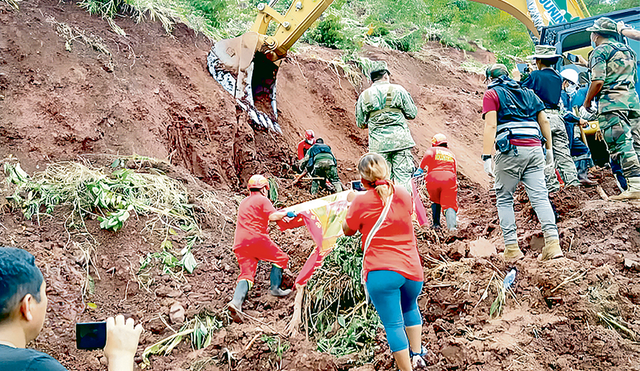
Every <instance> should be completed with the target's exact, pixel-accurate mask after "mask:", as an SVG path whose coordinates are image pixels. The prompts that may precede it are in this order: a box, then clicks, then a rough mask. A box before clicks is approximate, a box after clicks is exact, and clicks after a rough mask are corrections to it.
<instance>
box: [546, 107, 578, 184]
mask: <svg viewBox="0 0 640 371" xmlns="http://www.w3.org/2000/svg"><path fill="white" fill-rule="evenodd" d="M545 113H546V114H547V118H548V119H549V126H550V128H551V141H552V144H553V161H554V166H553V167H552V166H546V167H545V169H544V177H545V180H546V182H547V189H548V190H549V192H555V191H557V190H558V189H560V182H558V177H557V176H556V169H558V171H559V172H560V177H561V178H562V180H563V181H564V184H566V185H568V186H569V185H573V186H579V185H580V181H579V180H578V170H577V169H576V164H575V163H574V162H573V158H572V157H571V150H570V149H569V137H568V136H567V129H566V127H565V125H564V120H563V119H562V116H560V115H559V114H558V113H557V111H551V110H545Z"/></svg>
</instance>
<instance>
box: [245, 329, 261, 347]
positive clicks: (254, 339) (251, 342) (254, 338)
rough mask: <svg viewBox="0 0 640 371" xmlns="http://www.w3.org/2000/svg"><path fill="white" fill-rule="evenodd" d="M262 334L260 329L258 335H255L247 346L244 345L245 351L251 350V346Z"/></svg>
mask: <svg viewBox="0 0 640 371" xmlns="http://www.w3.org/2000/svg"><path fill="white" fill-rule="evenodd" d="M260 335H262V330H260V331H259V332H258V333H257V334H256V336H254V337H253V339H251V341H250V342H249V344H247V346H246V347H244V351H245V352H246V351H247V350H249V349H250V348H251V346H252V345H253V343H254V342H255V341H256V339H257V338H258V337H259V336H260Z"/></svg>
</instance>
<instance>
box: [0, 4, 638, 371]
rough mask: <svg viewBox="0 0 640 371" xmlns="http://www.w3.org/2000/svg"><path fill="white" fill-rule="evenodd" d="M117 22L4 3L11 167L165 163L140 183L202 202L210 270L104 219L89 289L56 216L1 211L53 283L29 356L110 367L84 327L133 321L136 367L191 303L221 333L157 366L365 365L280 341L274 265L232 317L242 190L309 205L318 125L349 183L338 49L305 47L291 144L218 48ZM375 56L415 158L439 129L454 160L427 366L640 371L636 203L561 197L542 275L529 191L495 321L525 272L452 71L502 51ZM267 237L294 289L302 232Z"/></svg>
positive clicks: (384, 357)
mask: <svg viewBox="0 0 640 371" xmlns="http://www.w3.org/2000/svg"><path fill="white" fill-rule="evenodd" d="M118 24H119V25H120V26H121V27H122V28H123V29H124V30H125V32H126V33H127V36H119V35H116V34H114V33H112V32H111V31H110V30H109V28H108V25H107V24H106V22H104V21H103V20H101V19H99V18H97V17H91V16H89V15H88V14H87V13H86V12H84V11H83V10H82V9H80V8H79V7H77V6H76V5H75V4H73V3H58V2H55V1H50V0H33V1H24V2H21V10H20V11H19V12H12V11H9V10H8V7H7V6H6V5H5V4H4V3H0V25H1V27H0V52H1V54H0V111H1V112H2V115H0V155H3V157H6V156H8V155H13V156H15V157H17V158H18V159H19V160H20V161H21V163H22V164H23V165H24V167H25V168H26V170H27V171H29V172H33V171H36V170H38V169H40V170H41V169H42V168H43V167H44V166H45V165H46V164H47V163H49V162H52V161H60V160H68V159H71V160H79V161H82V162H84V163H88V164H92V165H95V166H108V165H109V164H110V162H111V161H113V158H114V155H129V154H132V153H137V154H139V155H143V156H149V157H155V158H166V159H169V160H170V164H166V166H163V167H162V168H156V169H155V170H154V169H151V168H145V169H143V171H161V172H162V173H166V174H168V175H170V176H171V177H173V178H176V179H178V180H180V181H181V182H182V183H183V184H184V185H185V186H186V187H187V189H188V190H189V193H190V195H191V197H192V198H193V199H194V208H195V210H196V211H197V214H198V217H199V221H200V223H201V226H202V228H203V233H204V242H203V243H202V244H200V245H199V247H198V248H197V249H195V250H194V255H195V257H196V259H197V260H198V262H199V263H200V264H199V266H198V268H197V269H196V271H195V272H194V273H193V274H192V275H188V274H184V275H182V274H179V275H177V276H172V275H170V274H163V271H162V269H161V268H160V267H154V268H152V269H149V270H148V271H145V273H144V274H142V275H141V274H140V272H139V271H140V266H141V262H140V259H141V257H144V256H147V254H148V253H151V252H156V251H158V249H159V247H158V246H159V245H160V243H161V242H162V241H163V239H164V238H165V236H158V235H156V234H153V233H149V232H148V231H146V230H145V226H146V220H145V219H144V218H139V219H134V218H132V219H131V220H129V221H128V222H127V224H126V226H125V228H124V229H123V230H121V231H119V232H117V233H113V232H105V231H101V230H100V228H99V225H98V224H99V223H98V221H97V220H95V219H92V220H89V221H88V231H89V232H90V233H92V234H93V235H94V236H96V239H97V246H98V248H97V249H96V252H95V254H94V257H93V264H92V267H91V268H90V271H91V272H92V277H93V279H94V288H93V289H92V290H91V292H87V291H86V290H84V295H83V287H85V282H86V267H87V261H86V260H85V258H84V257H83V254H82V252H81V251H80V250H79V249H77V248H75V247H74V246H72V245H69V244H68V241H67V238H68V234H67V229H66V228H65V225H64V223H63V221H62V220H61V219H60V218H59V217H56V215H57V214H54V217H52V218H50V219H46V221H43V222H42V223H41V224H37V223H34V222H32V221H29V220H25V219H24V218H23V217H22V216H21V213H20V212H19V211H18V210H11V209H10V208H8V207H6V204H5V203H4V201H2V202H3V205H4V206H5V207H4V208H3V214H2V215H0V223H1V225H2V227H3V228H0V242H1V243H3V244H7V245H15V246H20V247H23V248H25V249H27V250H28V251H30V252H32V253H34V254H35V255H36V257H37V259H38V262H39V263H40V264H41V267H42V268H43V272H44V275H45V278H46V280H47V283H48V285H49V286H48V295H49V298H50V313H49V316H48V319H47V322H46V324H45V329H44V331H43V333H42V334H41V335H40V337H39V338H38V340H37V341H36V342H35V343H34V344H32V346H34V347H36V348H38V349H42V350H44V351H47V352H48V353H50V354H52V355H53V356H55V357H56V358H57V359H59V360H60V361H61V362H62V363H63V364H64V365H65V366H66V367H68V368H69V369H70V370H89V369H99V368H100V367H101V363H102V362H104V359H102V356H101V353H100V352H84V351H78V350H76V349H75V346H74V344H73V342H74V336H73V333H74V331H73V325H74V323H75V322H77V321H91V320H98V319H103V318H105V317H106V316H108V315H112V314H113V313H125V314H127V315H128V316H131V317H133V318H135V319H136V320H138V321H140V322H141V323H143V325H144V327H145V329H146V330H147V331H145V333H144V335H143V337H142V339H141V342H140V348H139V352H138V354H141V353H142V350H143V349H144V348H146V347H147V346H149V345H151V344H153V343H155V342H157V341H158V340H160V339H163V338H165V337H167V336H169V335H171V334H173V333H174V332H175V331H177V330H178V329H179V328H180V325H179V324H174V323H171V322H170V321H169V310H170V307H171V306H172V305H173V304H175V303H176V302H178V303H180V304H181V305H182V306H183V307H184V308H185V310H186V316H187V318H193V316H195V315H196V314H199V313H205V312H206V313H213V314H215V315H217V316H218V318H219V319H221V320H222V322H223V324H224V326H223V328H221V329H219V330H217V331H216V332H215V334H214V335H215V336H213V337H212V340H211V345H210V346H209V347H207V348H206V349H203V350H195V351H194V350H192V348H191V347H190V345H189V344H188V342H186V341H184V342H182V343H181V344H179V345H178V346H177V347H176V349H174V350H173V351H172V352H170V353H169V354H168V355H166V356H153V357H152V369H153V370H186V369H189V370H221V369H235V370H256V369H288V370H307V369H309V370H314V369H315V370H333V369H350V368H351V367H352V361H353V360H352V359H349V357H345V358H342V359H336V358H335V357H332V356H330V355H328V354H324V353H319V352H317V351H316V349H315V345H314V344H313V342H312V340H310V339H306V337H305V336H304V335H299V336H298V337H295V338H286V337H284V336H281V335H280V333H281V332H282V331H283V329H284V326H285V324H286V323H287V321H288V320H289V318H290V316H291V314H292V300H293V298H285V299H281V300H275V299H274V298H272V297H271V296H269V295H268V293H267V290H268V288H267V285H266V282H267V281H268V274H269V272H268V266H267V265H262V264H261V265H260V266H259V268H258V274H257V277H256V285H255V287H254V288H253V289H252V290H251V292H250V294H249V298H248V299H247V301H246V304H245V305H244V307H243V309H245V310H246V312H247V314H248V315H249V316H250V319H249V321H247V322H245V323H244V324H233V323H230V322H229V318H228V317H227V316H226V314H225V312H224V310H223V308H224V305H225V304H226V303H227V301H228V300H229V298H230V297H231V295H232V293H233V290H234V288H235V278H236V276H237V272H238V268H237V263H236V261H235V257H234V255H233V253H232V251H231V243H232V239H233V229H234V221H233V213H234V210H235V207H236V204H237V200H239V199H240V196H238V194H237V192H236V193H232V192H231V191H240V190H241V189H242V188H241V187H242V185H243V182H244V181H245V180H246V179H247V178H248V176H249V175H250V174H252V173H255V172H261V173H267V174H271V175H273V176H275V177H276V178H277V179H276V180H277V183H278V185H279V187H278V188H279V191H280V194H279V203H278V205H291V204H295V203H299V202H303V201H306V200H308V199H310V198H311V197H310V195H309V194H308V191H307V189H308V187H307V184H303V185H301V186H298V187H295V186H291V178H292V172H291V169H290V166H291V164H292V163H293V158H294V153H295V152H294V150H295V145H296V144H297V142H298V140H299V138H301V137H302V133H303V132H304V130H306V129H313V130H315V131H316V133H317V134H318V135H319V136H321V137H323V138H324V139H325V141H326V142H327V143H328V144H329V145H331V146H332V148H333V149H334V152H335V154H336V156H337V158H338V160H339V167H340V175H341V178H342V180H343V182H346V181H348V180H350V179H352V178H355V177H356V174H355V170H354V169H355V161H357V159H358V158H359V157H360V156H361V155H362V154H363V153H364V152H365V151H366V146H367V133H366V131H364V130H360V129H358V128H357V127H356V126H355V123H354V121H355V120H354V109H355V107H354V104H355V101H356V99H357V97H358V94H359V93H360V92H361V91H362V90H363V89H364V88H366V86H367V85H366V84H365V85H358V86H354V85H352V83H351V82H350V81H349V79H347V78H346V77H345V76H344V73H343V72H344V71H342V70H341V68H340V67H339V63H336V60H337V58H338V57H339V52H338V51H335V50H330V49H325V48H318V47H308V46H302V47H300V48H299V49H300V50H299V52H298V53H297V54H295V55H293V56H292V57H291V58H289V60H288V61H286V62H285V63H283V65H282V67H281V68H280V71H279V74H278V109H279V122H280V125H281V127H282V130H283V135H281V136H278V135H275V134H273V133H270V132H266V131H263V130H260V129H258V128H254V127H252V126H251V125H250V124H249V120H248V117H247V115H246V114H245V113H243V112H241V111H239V110H238V109H237V108H236V106H235V104H234V103H233V100H232V99H231V97H230V95H229V94H228V93H226V92H225V91H224V90H223V89H222V87H221V86H219V85H218V84H216V83H215V82H214V80H213V78H212V77H211V76H210V75H209V72H208V71H207V69H206V54H207V52H208V51H209V49H210V46H211V44H210V42H209V41H208V40H206V39H205V38H203V37H201V36H198V35H194V34H193V33H192V32H191V31H189V30H187V29H186V28H184V27H182V26H177V27H176V29H175V31H174V35H173V36H168V35H166V33H165V32H164V30H163V29H162V27H161V26H160V25H159V24H155V23H143V24H135V23H134V22H133V21H131V20H128V19H125V18H123V19H121V20H119V21H118ZM363 54H364V56H367V57H369V58H372V59H383V60H386V61H387V62H388V63H389V66H390V69H391V72H392V79H393V81H394V82H397V83H400V84H402V85H403V86H404V87H405V88H406V89H407V90H408V91H409V92H410V93H411V94H412V96H413V98H414V100H415V102H416V104H417V105H418V108H419V113H418V118H417V119H416V120H414V121H413V122H411V124H410V127H411V130H412V134H413V137H414V139H415V140H416V142H417V143H418V146H417V147H416V149H415V151H414V152H415V153H414V154H415V155H416V157H419V156H420V155H421V154H422V153H424V149H425V148H426V147H428V146H429V145H430V138H431V136H432V135H433V134H435V133H436V132H443V133H445V134H446V135H447V136H448V137H449V142H450V147H451V148H452V149H453V150H454V152H455V153H456V156H457V158H458V161H459V169H460V172H461V174H460V176H459V180H460V191H459V200H460V208H461V211H460V213H459V225H460V230H459V231H458V233H457V234H456V235H449V234H446V233H443V232H434V231H432V230H430V229H428V228H418V230H417V232H418V233H417V235H418V241H419V250H420V254H421V256H422V258H423V261H424V264H425V273H426V281H425V292H424V293H423V294H422V296H421V297H420V299H419V304H420V308H421V311H422V313H423V315H424V319H425V327H424V329H425V330H424V335H423V341H424V343H425V344H426V345H427V347H428V348H429V350H430V352H431V356H430V357H429V358H430V359H429V360H430V363H431V366H430V369H432V370H442V369H470V370H502V369H516V370H570V369H582V370H602V369H605V368H606V369H611V370H629V369H634V367H635V369H637V367H638V364H637V361H636V360H637V359H639V358H640V350H639V349H638V345H637V342H634V339H633V338H634V337H635V336H638V335H637V334H640V322H639V320H638V316H637V313H638V309H639V305H640V290H639V289H638V287H640V286H639V285H638V284H639V283H640V276H639V274H640V273H638V271H637V270H635V269H636V268H634V267H636V266H637V265H634V264H633V262H640V233H639V232H638V231H639V230H640V210H639V209H638V206H637V205H636V204H634V203H610V202H605V201H603V200H601V199H600V196H599V194H598V192H596V190H595V189H563V190H561V191H560V192H558V193H557V194H556V195H554V196H553V201H554V205H555V207H556V210H557V212H558V214H559V216H560V219H559V220H560V222H559V228H560V234H561V244H562V248H563V250H564V251H565V256H566V257H565V258H564V259H560V260H557V261H553V262H550V263H539V262H537V260H536V259H535V258H536V256H537V253H538V252H539V250H540V249H541V246H542V245H541V243H542V239H541V233H540V232H539V227H540V226H539V223H538V221H537V219H536V218H535V213H533V212H532V210H531V207H530V205H529V203H528V201H527V197H526V194H525V192H524V191H523V190H520V191H519V192H518V195H517V198H516V199H517V201H516V211H517V223H518V232H519V236H520V246H521V247H522V249H523V251H524V252H525V255H526V257H525V259H524V260H522V261H520V262H518V263H516V264H515V267H516V269H517V271H518V273H517V278H516V283H515V286H514V287H513V295H512V294H511V293H507V295H506V301H505V303H504V306H503V309H502V315H501V316H499V317H497V318H491V316H490V315H489V313H490V308H491V305H492V302H493V300H494V299H495V298H496V296H497V294H498V286H499V283H500V280H501V276H502V275H504V273H505V272H507V271H508V270H509V269H510V268H512V266H510V265H506V264H504V263H503V262H502V261H501V260H500V259H499V258H498V256H497V255H496V254H495V253H496V252H497V251H495V249H496V246H498V247H499V246H502V245H503V244H502V237H501V233H500V230H499V226H498V217H497V212H496V209H495V206H494V205H493V203H492V202H491V200H490V196H489V193H488V192H487V191H486V186H487V185H488V183H487V179H486V177H485V176H484V175H483V174H482V169H481V165H480V161H479V159H478V154H479V153H480V152H481V149H480V146H481V132H482V122H481V119H480V104H481V97H482V92H483V91H484V86H483V84H482V81H481V78H480V77H479V76H477V75H473V74H469V73H466V72H464V71H462V70H461V69H460V67H459V66H460V64H461V63H462V62H464V61H465V60H466V59H467V58H471V57H472V58H475V59H477V60H480V61H481V62H483V63H488V62H491V61H493V57H492V56H491V55H490V54H489V53H485V52H476V53H464V52H461V51H456V50H452V49H446V48H442V47H441V46H440V45H439V44H435V43H432V44H428V45H427V46H426V47H425V48H424V49H423V50H422V51H421V52H419V53H413V54H406V53H400V52H397V51H391V50H381V49H376V48H370V47H366V48H365V51H364V53H363ZM116 157H117V156H116ZM154 166H155V165H154ZM593 176H594V177H595V178H596V179H598V181H599V182H600V184H601V186H602V188H603V189H604V191H605V192H607V193H608V194H614V193H616V192H617V191H616V186H615V183H614V181H613V179H612V177H611V174H610V172H609V171H608V170H599V171H598V172H596V173H594V174H593ZM202 190H207V191H212V190H214V191H216V192H217V195H218V196H219V201H220V202H219V203H216V205H217V206H216V208H213V209H212V208H211V207H210V205H209V206H207V205H204V204H202V203H198V202H197V200H198V198H197V196H198V194H200V193H201V192H202ZM241 192H243V191H241ZM241 192H240V193H241ZM58 216H59V215H58ZM272 237H273V239H274V240H275V241H276V242H277V243H278V244H279V245H280V246H282V247H283V249H284V250H285V251H287V253H288V254H289V255H290V256H291V260H290V262H291V263H290V264H291V266H290V271H291V272H293V273H291V272H288V273H287V277H286V282H288V283H289V285H290V284H291V278H292V277H293V274H294V273H295V272H297V271H299V270H300V268H301V267H302V265H303V264H304V262H305V260H306V258H307V256H308V255H309V253H310V252H311V250H312V249H313V244H312V242H311V239H310V237H309V236H308V233H307V232H304V231H303V230H295V231H285V232H279V231H272ZM498 250H499V248H498ZM487 253H488V255H485V254H487ZM88 302H91V303H93V304H95V305H96V307H95V309H90V307H88V306H87V303H88ZM624 329H626V330H628V331H625V330H624ZM635 341H637V339H635ZM378 343H379V345H380V347H379V349H378V350H377V354H376V357H375V359H374V362H373V363H372V364H369V365H365V366H362V367H361V368H358V369H359V370H371V369H391V368H392V367H393V364H392V361H391V356H390V354H389V350H388V347H387V345H386V341H385V338H384V332H383V331H380V332H379V333H378ZM285 348H286V349H285ZM136 361H137V362H138V363H139V364H140V362H141V361H142V360H141V359H140V358H138V359H136Z"/></svg>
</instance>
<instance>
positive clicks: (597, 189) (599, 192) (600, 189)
mask: <svg viewBox="0 0 640 371" xmlns="http://www.w3.org/2000/svg"><path fill="white" fill-rule="evenodd" d="M596 191H597V192H598V194H599V195H600V198H602V199H603V200H605V201H609V196H607V193H606V192H605V191H604V189H602V187H601V186H599V185H598V186H596Z"/></svg>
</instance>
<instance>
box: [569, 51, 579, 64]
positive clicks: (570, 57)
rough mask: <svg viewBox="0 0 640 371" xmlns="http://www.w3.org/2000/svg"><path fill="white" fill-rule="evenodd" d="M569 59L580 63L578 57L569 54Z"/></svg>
mask: <svg viewBox="0 0 640 371" xmlns="http://www.w3.org/2000/svg"><path fill="white" fill-rule="evenodd" d="M567 59H568V60H570V61H571V62H573V63H575V62H577V61H578V56H577V55H574V54H571V53H567Z"/></svg>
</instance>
